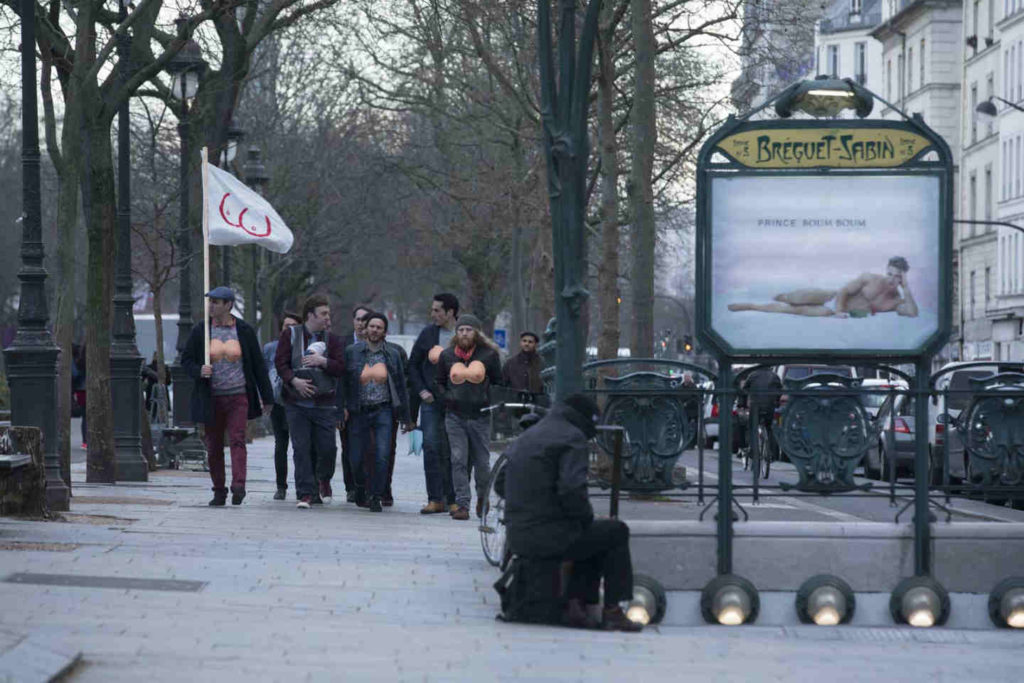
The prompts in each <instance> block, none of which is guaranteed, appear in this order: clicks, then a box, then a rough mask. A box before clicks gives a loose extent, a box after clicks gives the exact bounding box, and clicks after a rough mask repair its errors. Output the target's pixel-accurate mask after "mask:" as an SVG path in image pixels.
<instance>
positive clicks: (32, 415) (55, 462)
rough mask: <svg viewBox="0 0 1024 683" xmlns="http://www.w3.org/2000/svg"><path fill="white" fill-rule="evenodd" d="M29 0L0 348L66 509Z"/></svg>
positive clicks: (52, 488) (52, 490)
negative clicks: (13, 308) (15, 288)
mask: <svg viewBox="0 0 1024 683" xmlns="http://www.w3.org/2000/svg"><path fill="white" fill-rule="evenodd" d="M35 13H36V3H35V0H21V17H22V19H21V96H22V108H21V122H22V127H21V130H22V148H21V166H22V186H21V196H22V215H21V268H20V269H19V271H18V279H19V280H20V281H21V290H20V296H19V299H18V332H17V334H16V335H15V336H14V341H13V342H12V343H11V345H10V346H8V347H7V348H6V349H4V361H5V364H6V368H7V382H8V385H9V386H10V390H11V424H14V425H26V426H31V427H38V428H39V431H40V432H41V433H42V441H43V443H42V448H43V464H44V467H45V470H46V504H47V506H48V507H49V509H50V510H55V511H62V510H67V509H68V501H69V498H70V491H69V489H68V487H67V485H66V484H65V482H64V480H63V479H61V475H60V456H59V455H58V453H57V354H58V353H60V350H59V349H58V348H57V345H56V344H54V341H53V334H52V333H51V331H50V329H49V327H48V324H49V321H50V315H49V311H48V310H47V305H46V287H45V285H46V269H45V268H44V267H43V255H44V253H43V230H42V204H41V199H40V195H39V192H40V189H39V188H40V177H39V123H38V120H39V118H38V108H37V107H38V105H37V102H36V27H35V21H34V20H33V17H35Z"/></svg>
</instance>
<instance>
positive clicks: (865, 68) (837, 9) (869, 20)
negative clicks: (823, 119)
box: [814, 0, 882, 91]
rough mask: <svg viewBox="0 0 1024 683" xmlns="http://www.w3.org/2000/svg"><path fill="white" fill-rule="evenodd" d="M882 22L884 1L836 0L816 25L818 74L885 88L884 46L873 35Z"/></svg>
mask: <svg viewBox="0 0 1024 683" xmlns="http://www.w3.org/2000/svg"><path fill="white" fill-rule="evenodd" d="M881 21H882V0H832V1H831V2H829V3H827V4H826V5H825V9H824V16H823V17H822V18H821V20H820V21H819V22H817V25H816V26H815V36H814V56H815V64H816V67H815V73H816V74H827V75H829V76H832V77H833V78H853V79H854V80H856V81H857V82H858V83H860V84H861V85H863V86H866V87H868V88H870V89H872V90H876V91H880V89H881V87H882V44H881V43H880V42H879V41H877V40H875V39H874V38H872V36H871V32H872V31H873V30H874V29H875V27H876V26H878V24H879V23H881Z"/></svg>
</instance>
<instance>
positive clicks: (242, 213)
mask: <svg viewBox="0 0 1024 683" xmlns="http://www.w3.org/2000/svg"><path fill="white" fill-rule="evenodd" d="M204 152H205V150H204ZM203 168H204V171H205V172H204V174H203V191H204V194H205V197H204V205H205V211H206V226H205V227H206V230H207V239H208V242H207V243H208V244H212V245H214V246H221V247H223V246H229V247H233V246H236V245H239V244H258V245H260V246H261V247H264V248H266V249H269V250H270V251H274V252H277V253H279V254H284V253H286V252H287V251H288V250H289V249H291V248H292V243H293V242H294V241H295V238H294V237H293V236H292V231H291V230H289V229H288V226H287V225H285V223H284V221H283V220H281V216H279V215H278V213H277V211H275V210H274V207H273V206H271V205H270V202H268V201H267V200H266V199H264V198H263V197H261V196H260V195H259V194H257V193H256V192H255V191H253V190H252V189H250V188H249V187H247V186H246V185H245V183H243V182H242V181H240V180H239V179H238V178H236V177H235V176H233V175H231V174H230V173H228V172H227V171H223V170H221V169H219V168H217V167H216V166H212V165H210V164H209V163H207V161H206V155H205V154H203Z"/></svg>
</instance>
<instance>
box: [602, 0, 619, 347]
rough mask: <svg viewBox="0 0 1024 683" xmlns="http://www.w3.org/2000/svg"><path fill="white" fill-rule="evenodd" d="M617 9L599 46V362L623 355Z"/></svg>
mask: <svg viewBox="0 0 1024 683" xmlns="http://www.w3.org/2000/svg"><path fill="white" fill-rule="evenodd" d="M614 10H615V5H614V4H612V3H605V5H604V7H603V8H602V9H601V15H602V16H601V28H600V31H599V37H598V43H597V50H598V52H597V60H598V79H597V89H598V97H597V128H598V133H599V138H600V147H601V149H600V154H601V260H600V261H599V262H598V264H597V304H598V310H599V312H600V315H601V330H600V333H599V334H598V337H597V357H598V359H602V360H604V359H608V358H617V357H618V352H619V305H620V304H619V194H618V193H619V189H618V185H619V157H618V155H619V149H618V142H617V141H616V138H615V121H614V118H613V117H614V109H613V106H614V101H613V100H614V96H615V91H614V87H615V83H614V80H615V60H614V56H613V54H612V41H613V40H614V34H613V31H612V28H611V26H610V23H611V19H612V14H613V13H614Z"/></svg>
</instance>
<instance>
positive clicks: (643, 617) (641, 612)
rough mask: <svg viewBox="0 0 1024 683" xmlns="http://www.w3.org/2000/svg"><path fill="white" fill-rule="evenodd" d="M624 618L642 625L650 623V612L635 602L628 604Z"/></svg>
mask: <svg viewBox="0 0 1024 683" xmlns="http://www.w3.org/2000/svg"><path fill="white" fill-rule="evenodd" d="M626 618H627V619H629V620H630V621H632V622H633V623H634V624H640V625H642V626H647V624H649V623H651V613H650V612H648V611H647V607H645V606H644V605H638V604H636V603H633V604H630V606H629V609H627V610H626Z"/></svg>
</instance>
